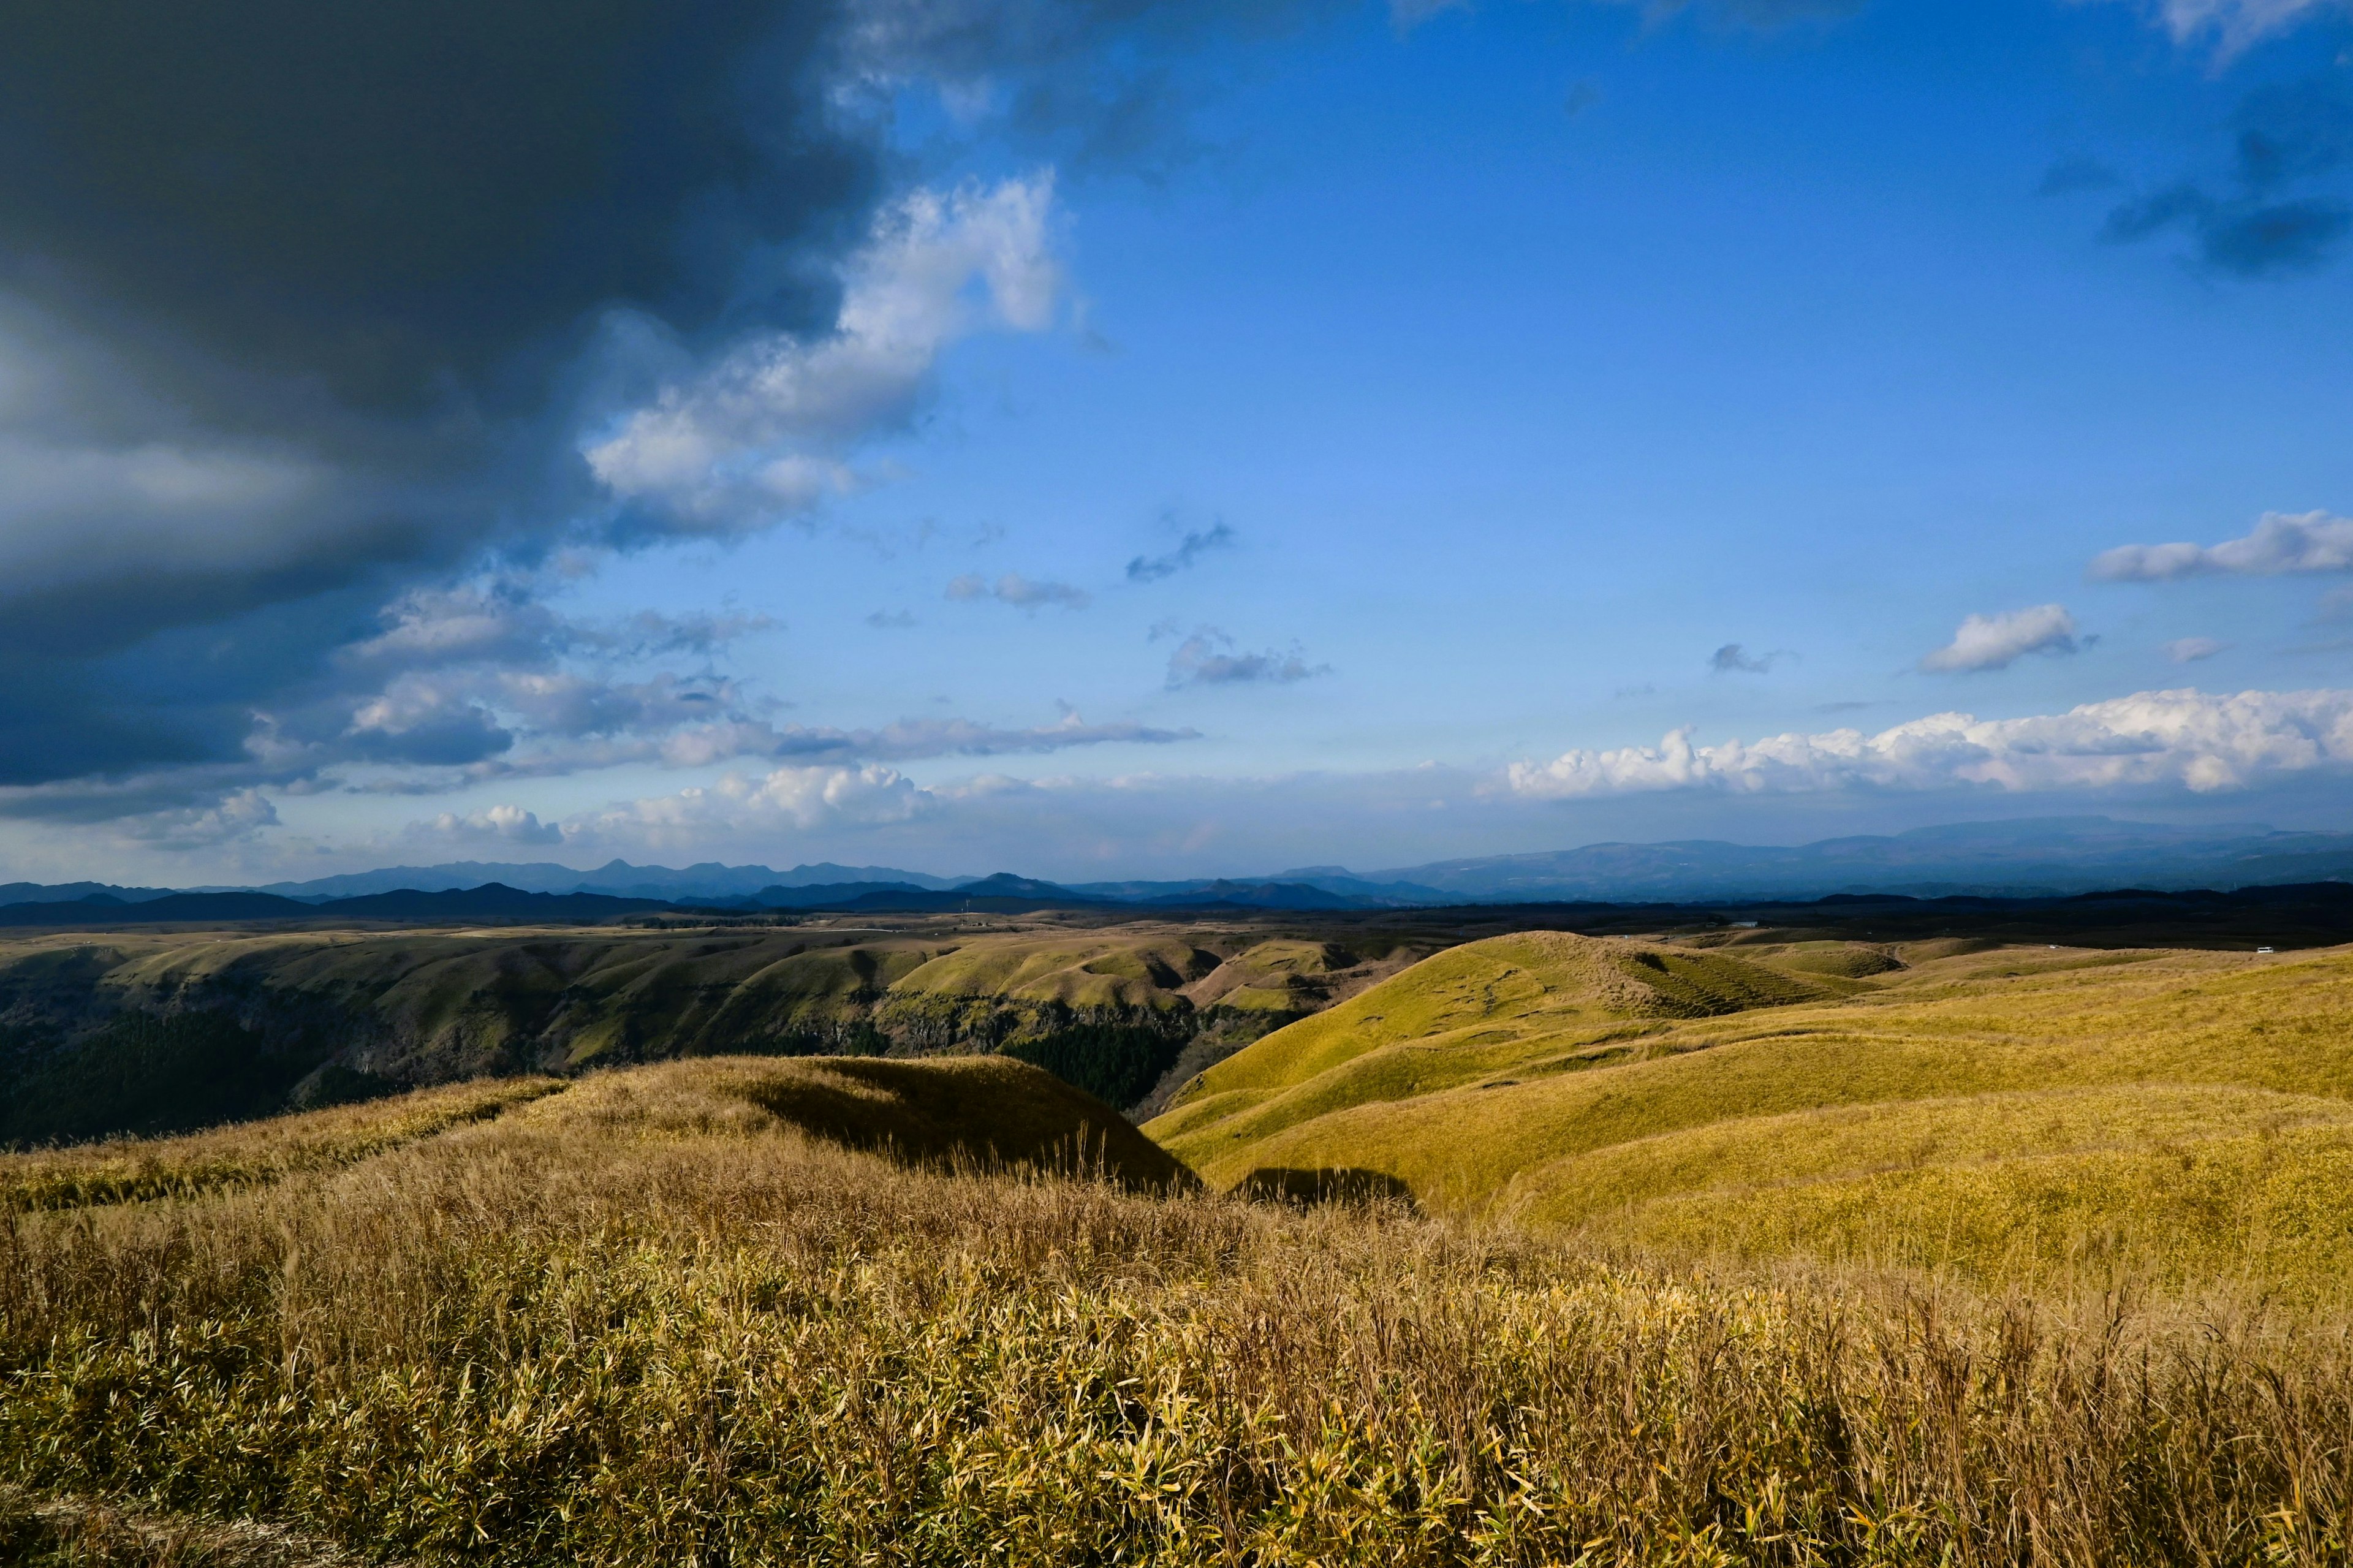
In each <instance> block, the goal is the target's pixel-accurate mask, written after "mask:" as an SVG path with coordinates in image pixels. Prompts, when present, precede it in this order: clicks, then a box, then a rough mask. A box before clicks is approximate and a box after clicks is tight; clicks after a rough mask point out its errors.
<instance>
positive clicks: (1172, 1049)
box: [0, 919, 1437, 1144]
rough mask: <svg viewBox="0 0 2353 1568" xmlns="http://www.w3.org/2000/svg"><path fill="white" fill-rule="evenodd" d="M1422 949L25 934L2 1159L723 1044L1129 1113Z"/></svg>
mask: <svg viewBox="0 0 2353 1568" xmlns="http://www.w3.org/2000/svg"><path fill="white" fill-rule="evenodd" d="M1435 945H1437V940H1436V939H1434V938H1432V937H1430V935H1428V934H1427V933H1423V932H1419V931H1413V930H1410V929H1407V930H1404V931H1391V932H1387V933H1383V932H1378V931H1376V932H1373V933H1371V934H1370V935H1368V936H1366V937H1365V938H1364V939H1363V940H1362V941H1361V942H1359V945H1358V947H1357V948H1356V949H1348V948H1343V947H1340V946H1337V945H1335V944H1334V943H1332V942H1324V941H1311V940H1307V939H1305V938H1302V937H1298V936H1293V935H1286V934H1283V931H1282V927H1281V926H1279V925H1274V924H1271V923H1270V924H1262V925H1251V924H1249V923H1241V924H1235V923H1231V922H1228V923H1224V924H1219V923H1216V922H1208V923H1198V924H1192V925H1172V924H1168V923H1165V922H1159V923H1155V922H1138V923H1133V924H1126V925H1119V926H1113V927H1106V928H1101V929H1097V928H1092V927H1084V926H1079V927H1071V926H1067V925H1065V924H1063V923H1060V922H1058V921H1054V920H1052V919H1044V920H1039V921H1028V922H1008V921H1003V920H992V921H988V922H987V925H986V929H971V928H970V926H969V924H968V922H962V921H955V920H946V919H941V920H928V921H927V920H913V921H905V922H902V927H901V928H900V929H893V930H875V929H873V928H871V927H858V928H835V927H828V926H823V925H811V926H806V927H799V928H792V929H787V930H783V931H779V930H776V929H772V928H766V927H761V928H752V929H741V928H737V929H714V930H705V931H633V930H621V929H597V930H586V931H584V930H576V929H575V930H529V929H523V930H513V929H505V930H493V931H140V932H110V933H107V934H105V935H103V936H92V935H87V934H73V933H62V932H59V933H47V934H35V935H30V936H25V937H19V938H16V939H14V940H9V941H0V1144H5V1143H7V1142H16V1143H29V1142H42V1141H47V1140H52V1139H58V1138H69V1139H71V1138H90V1137H96V1136H102V1135H105V1134H108V1133H112V1132H125V1131H128V1132H142V1133H162V1132H174V1131H186V1130H190V1129H193V1128H197V1127H202V1126H206V1125H209V1124H211V1123H214V1122H217V1121H225V1120H231V1119H235V1118H239V1117H251V1116H255V1115H265V1114H269V1113H270V1112H272V1111H276V1110H283V1109H286V1108H287V1107H289V1106H290V1105H291V1106H305V1105H311V1104H316V1103H322V1102H327V1101H332V1100H335V1099H337V1098H353V1097H356V1096H358V1095H360V1094H364V1093H369V1092H381V1091H382V1090H384V1089H391V1088H399V1087H417V1086H420V1085H427V1084H433V1083H440V1082H448V1081H451V1080H455V1079H465V1078H470V1077H474V1076H478V1075H480V1074H485V1073H499V1074H519V1073H539V1072H552V1073H574V1072H578V1071H582V1070H585V1069H586V1068H594V1067H598V1066H611V1065H617V1064H625V1063H629V1062H638V1061H651V1060H660V1059H664V1058H678V1057H689V1056H708V1055H714V1054H732V1053H741V1052H759V1053H765V1054H778V1055H815V1054H845V1053H846V1054H854V1055H867V1056H882V1055H893V1056H908V1055H920V1054H929V1053H935V1052H971V1051H984V1052H986V1051H1006V1052H1010V1053H1011V1054H1013V1055H1016V1056H1018V1057H1021V1058H1025V1059H1028V1060H1030V1061H1032V1062H1035V1063H1038V1064H1040V1065H1043V1066H1046V1067H1047V1068H1050V1070H1053V1071H1055V1072H1057V1073H1059V1074H1060V1075H1061V1076H1062V1077H1064V1078H1066V1079H1069V1080H1070V1081H1071V1082H1073V1083H1074V1084H1077V1085H1078V1086H1079V1087H1082V1088H1083V1089H1088V1090H1089V1091H1090V1092H1092V1093H1095V1094H1097V1095H1098V1096H1100V1097H1102V1098H1104V1099H1107V1100H1112V1101H1113V1102H1114V1103H1116V1104H1120V1105H1129V1104H1134V1103H1135V1102H1137V1101H1139V1100H1144V1099H1145V1098H1146V1097H1147V1096H1149V1095H1150V1094H1151V1092H1152V1091H1153V1089H1155V1085H1157V1084H1158V1083H1159V1082H1160V1080H1161V1079H1163V1078H1164V1077H1166V1075H1168V1074H1169V1073H1170V1071H1171V1069H1172V1068H1176V1067H1178V1066H1179V1065H1180V1062H1181V1064H1182V1066H1183V1071H1182V1072H1180V1073H1178V1074H1177V1078H1176V1081H1181V1079H1183V1078H1185V1077H1188V1076H1190V1074H1191V1073H1192V1072H1193V1071H1195V1070H1198V1068H1199V1067H1200V1066H1203V1065H1206V1064H1207V1063H1208V1062H1211V1061H1214V1060H1216V1059H1218V1058H1219V1056H1221V1055H1223V1054H1225V1053H1227V1052H1229V1051H1231V1050H1233V1049H1235V1048H1237V1047H1240V1046H1241V1045H1243V1044H1247V1043H1248V1042H1249V1041H1250V1040H1251V1039H1254V1038H1256V1037H1258V1036H1259V1035H1261V1034H1263V1033H1265V1032H1266V1031H1267V1030H1268V1029H1270V1028H1273V1027H1275V1026H1280V1025H1282V1024H1283V1023H1286V1022H1289V1021H1291V1020H1293V1019H1295V1018H1298V1017H1302V1016H1306V1015H1308V1014H1310V1013H1313V1012H1314V1011H1316V1010H1317V1009H1319V1008H1321V1007H1324V1006H1325V1005H1329V1004H1330V1003H1331V1002H1332V1001H1333V1000H1335V999H1336V998H1338V997H1341V996H1345V995H1346V994H1349V993H1350V992H1352V991H1353V990H1356V989H1358V988H1361V987H1362V986H1364V985H1366V984H1371V983H1373V982H1374V981H1376V980H1377V979H1379V978H1382V977H1384V976H1386V975H1388V974H1390V973H1395V972H1396V971H1398V969H1400V968H1402V967H1404V966H1405V965H1406V964H1407V963H1410V962H1412V961H1413V960H1414V959H1417V958H1419V957H1420V956H1422V955H1424V954H1425V953H1427V952H1430V951H1431V950H1432V948H1433V946H1435ZM1188 1052H1189V1053H1190V1054H1189V1055H1187V1053H1188ZM1168 1087H1169V1088H1171V1089H1173V1088H1174V1087H1175V1083H1174V1082H1171V1083H1170V1084H1169V1086H1168Z"/></svg>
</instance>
